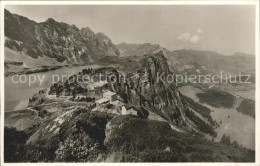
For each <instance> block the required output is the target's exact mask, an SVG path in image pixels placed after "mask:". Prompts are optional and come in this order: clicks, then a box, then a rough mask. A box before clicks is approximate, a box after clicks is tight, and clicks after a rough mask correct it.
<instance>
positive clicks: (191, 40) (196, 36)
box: [190, 35, 200, 44]
mask: <svg viewBox="0 0 260 166" xmlns="http://www.w3.org/2000/svg"><path fill="white" fill-rule="evenodd" d="M199 41H200V37H199V35H194V36H192V37H191V38H190V42H191V43H194V44H196V43H198V42H199Z"/></svg>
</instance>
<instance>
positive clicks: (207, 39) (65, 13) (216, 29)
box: [5, 5, 255, 55]
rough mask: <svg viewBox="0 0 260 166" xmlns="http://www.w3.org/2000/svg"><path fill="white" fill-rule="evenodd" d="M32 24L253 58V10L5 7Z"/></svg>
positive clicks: (115, 40) (222, 7)
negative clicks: (49, 23) (55, 24)
mask: <svg viewBox="0 0 260 166" xmlns="http://www.w3.org/2000/svg"><path fill="white" fill-rule="evenodd" d="M5 8H6V9H8V10H9V11H10V12H12V13H16V14H19V15H22V16H25V17H28V18H29V19H31V20H34V21H36V22H43V21H46V20H47V18H53V19H55V20H57V21H61V22H65V23H68V24H74V25H76V26H77V27H79V28H83V27H89V28H90V29H91V30H93V31H94V32H95V33H97V32H103V33H105V34H106V35H107V36H108V37H109V38H110V39H111V40H112V42H113V43H114V44H119V43H122V42H125V43H134V44H142V43H152V44H160V45H161V46H163V47H165V48H166V49H168V50H177V49H196V50H206V51H216V52H219V53H222V54H224V55H230V54H233V53H235V52H242V53H248V54H255V8H254V6H250V5H247V6H245V5H218V6H216V5H160V6H158V5H153V6H147V5H130V6H129V5H128V6H124V5H123V6H122V5H107V6H104V5H103V6H102V5H80V6H79V5H31V6H30V5H12V6H11V5H9V6H5Z"/></svg>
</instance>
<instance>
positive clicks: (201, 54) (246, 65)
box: [117, 43, 255, 74]
mask: <svg viewBox="0 0 260 166" xmlns="http://www.w3.org/2000/svg"><path fill="white" fill-rule="evenodd" d="M117 48H118V49H119V51H120V54H121V56H124V57H125V56H142V55H146V54H150V53H155V52H158V51H160V50H162V51H163V52H164V54H165V56H166V57H167V59H168V63H169V66H170V67H171V69H172V70H174V71H175V72H178V73H188V74H189V73H190V74H195V73H197V74H198V73H207V74H214V73H216V74H219V73H220V72H221V71H222V72H223V73H225V74H238V73H239V72H242V73H254V70H255V56H254V55H249V54H243V53H235V54H232V55H230V56H225V55H222V54H219V53H217V52H213V51H198V50H191V49H189V50H186V49H183V50H175V51H168V50H166V49H165V48H163V47H161V46H160V45H152V44H149V43H146V44H126V43H123V44H119V45H117Z"/></svg>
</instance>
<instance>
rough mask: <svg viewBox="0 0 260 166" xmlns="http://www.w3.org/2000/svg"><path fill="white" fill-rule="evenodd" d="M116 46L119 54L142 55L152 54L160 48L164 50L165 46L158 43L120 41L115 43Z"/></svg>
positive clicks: (123, 55)
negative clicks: (117, 43)
mask: <svg viewBox="0 0 260 166" xmlns="http://www.w3.org/2000/svg"><path fill="white" fill-rule="evenodd" d="M117 48H118V49H119V51H120V56H121V57H125V56H142V55H146V54H153V53H157V52H159V51H160V50H166V49H165V48H163V47H161V46H160V45H159V44H150V43H145V44H127V43H121V44H119V45H117Z"/></svg>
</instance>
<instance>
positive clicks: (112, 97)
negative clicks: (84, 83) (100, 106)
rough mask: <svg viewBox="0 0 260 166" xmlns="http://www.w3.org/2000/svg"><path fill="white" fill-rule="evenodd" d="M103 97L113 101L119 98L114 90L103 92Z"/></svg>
mask: <svg viewBox="0 0 260 166" xmlns="http://www.w3.org/2000/svg"><path fill="white" fill-rule="evenodd" d="M103 98H105V99H108V100H110V101H111V102H112V101H115V100H117V95H116V93H114V92H111V91H106V92H104V93H103Z"/></svg>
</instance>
